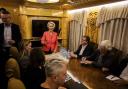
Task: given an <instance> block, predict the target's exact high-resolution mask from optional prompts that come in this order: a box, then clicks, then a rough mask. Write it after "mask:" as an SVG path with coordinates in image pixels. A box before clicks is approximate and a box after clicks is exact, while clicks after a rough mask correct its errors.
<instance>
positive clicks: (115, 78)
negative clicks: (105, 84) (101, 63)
mask: <svg viewBox="0 0 128 89" xmlns="http://www.w3.org/2000/svg"><path fill="white" fill-rule="evenodd" d="M105 78H106V79H108V80H111V81H115V80H119V79H120V78H119V77H117V76H114V75H108V76H107V77H105Z"/></svg>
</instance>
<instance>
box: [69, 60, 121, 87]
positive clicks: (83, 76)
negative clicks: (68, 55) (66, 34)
mask: <svg viewBox="0 0 128 89" xmlns="http://www.w3.org/2000/svg"><path fill="white" fill-rule="evenodd" d="M68 70H69V71H70V72H71V73H72V74H73V75H74V76H75V77H76V78H78V79H79V80H80V81H81V82H82V83H83V84H84V85H86V86H87V87H88V88H89V89H121V87H120V86H118V85H116V84H114V83H113V82H111V81H110V80H107V79H105V76H106V74H105V73H103V72H102V71H101V70H100V69H97V68H94V67H87V66H86V67H85V66H81V65H80V62H79V60H77V59H71V60H70V62H69V66H68Z"/></svg>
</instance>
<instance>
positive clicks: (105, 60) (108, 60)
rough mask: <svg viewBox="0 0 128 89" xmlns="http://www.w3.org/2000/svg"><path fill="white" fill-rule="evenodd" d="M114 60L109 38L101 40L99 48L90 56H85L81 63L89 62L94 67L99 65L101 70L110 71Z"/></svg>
mask: <svg viewBox="0 0 128 89" xmlns="http://www.w3.org/2000/svg"><path fill="white" fill-rule="evenodd" d="M93 58H94V59H93ZM114 62H115V54H114V52H113V51H112V46H111V42H110V41H109V40H104V41H102V42H101V43H100V45H99V48H98V49H97V50H96V52H95V53H94V54H93V55H92V56H90V57H88V58H86V60H84V61H81V63H82V64H87V65H88V64H89V65H90V64H91V65H93V66H95V67H100V68H101V69H102V71H110V70H111V68H112V67H113V66H114V65H113V64H114Z"/></svg>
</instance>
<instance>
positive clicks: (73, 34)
mask: <svg viewBox="0 0 128 89" xmlns="http://www.w3.org/2000/svg"><path fill="white" fill-rule="evenodd" d="M85 25H86V13H85V11H81V12H78V13H74V14H72V20H71V21H70V22H69V42H68V43H69V50H71V51H75V50H76V49H77V48H78V46H79V45H80V41H81V37H82V36H83V32H84V31H85Z"/></svg>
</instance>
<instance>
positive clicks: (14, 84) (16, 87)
mask: <svg viewBox="0 0 128 89" xmlns="http://www.w3.org/2000/svg"><path fill="white" fill-rule="evenodd" d="M7 89H26V88H25V85H24V84H23V82H22V81H21V80H19V79H16V78H14V77H12V78H10V79H9V80H8V87H7Z"/></svg>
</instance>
